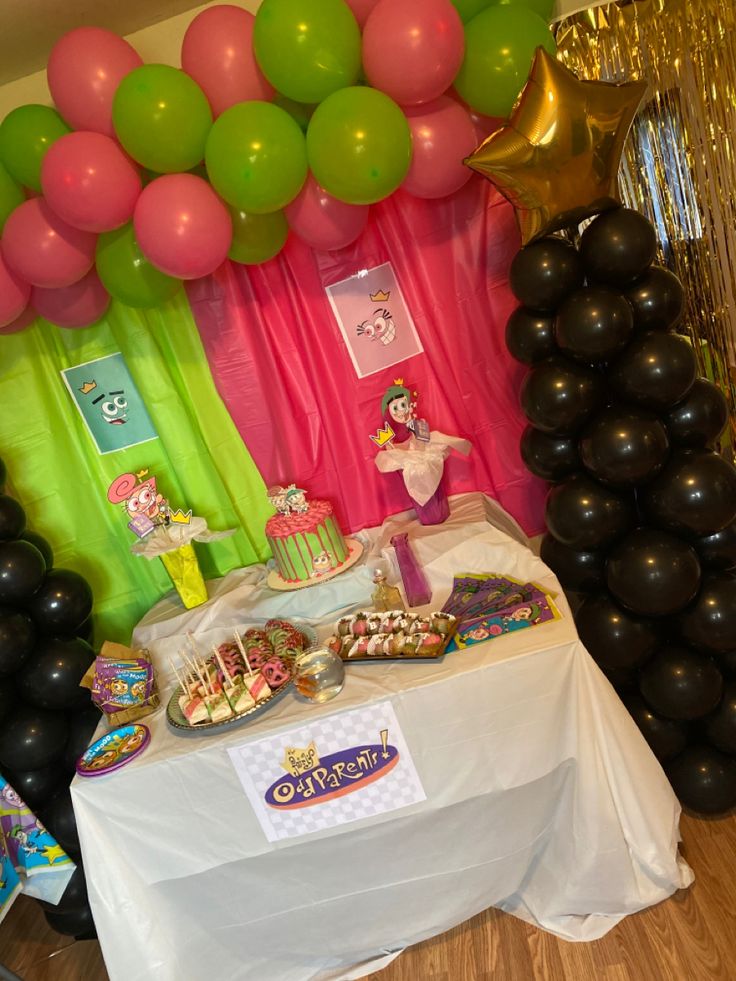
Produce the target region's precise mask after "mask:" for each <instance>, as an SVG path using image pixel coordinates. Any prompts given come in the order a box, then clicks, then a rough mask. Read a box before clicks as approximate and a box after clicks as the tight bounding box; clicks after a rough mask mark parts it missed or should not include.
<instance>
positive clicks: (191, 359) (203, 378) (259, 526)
mask: <svg viewBox="0 0 736 981" xmlns="http://www.w3.org/2000/svg"><path fill="white" fill-rule="evenodd" d="M118 351H120V352H121V353H122V354H123V356H124V358H125V361H126V363H127V366H128V369H129V371H130V373H131V375H132V378H133V380H134V382H135V384H136V386H137V388H138V390H139V392H140V394H141V396H142V398H143V401H144V403H145V405H146V408H147V410H148V414H149V416H150V417H151V421H152V423H153V426H154V428H155V429H156V431H157V432H158V436H159V438H158V439H155V440H153V441H151V442H146V443H142V444H141V445H138V446H134V447H129V448H127V449H123V450H119V451H116V452H112V453H108V454H105V455H104V456H103V455H100V454H99V453H98V452H97V449H96V447H95V444H94V442H93V441H92V438H91V437H90V435H89V433H88V432H87V430H86V428H85V425H84V422H83V420H82V418H81V416H80V415H79V413H78V412H77V410H76V408H75V405H74V403H73V401H72V398H71V396H70V395H69V392H68V391H67V389H66V386H65V385H64V381H63V379H62V377H61V374H60V372H61V371H62V370H63V369H65V368H69V367H72V366H74V365H78V364H82V363H84V362H87V361H93V360H94V359H96V358H101V357H105V356H107V355H110V354H114V353H116V352H118ZM0 359H1V360H0V454H1V455H2V457H3V458H4V459H5V462H6V464H7V467H8V472H9V476H10V480H11V482H12V486H13V489H14V493H15V494H16V496H17V497H18V499H19V500H20V501H21V503H22V504H23V506H24V507H25V509H26V512H27V515H28V525H29V527H30V528H33V529H34V530H35V531H38V532H39V533H40V534H42V535H44V536H45V537H46V538H47V539H48V540H49V542H50V543H51V545H52V547H53V548H54V552H55V565H56V566H57V567H67V568H73V569H75V570H76V571H77V572H80V573H81V574H82V575H84V576H86V578H87V579H88V580H89V582H90V584H91V586H92V589H93V590H94V595H95V607H94V613H95V620H96V622H95V627H96V629H95V634H96V639H97V641H102V640H103V639H113V640H120V641H127V640H128V638H129V635H130V630H131V628H132V626H133V625H134V624H135V622H136V621H137V620H138V619H139V618H140V617H141V616H142V615H143V614H144V613H145V612H146V610H147V609H148V608H149V607H151V606H152V605H153V604H154V603H155V602H156V601H157V600H158V599H160V597H161V596H162V595H163V594H164V593H166V592H168V591H169V590H170V589H171V582H170V580H169V578H168V576H167V574H166V571H165V570H164V567H163V565H162V564H161V562H160V561H159V560H158V559H155V560H153V561H150V562H149V561H148V560H147V559H144V558H137V557H134V556H133V555H131V554H130V546H131V545H132V544H133V543H134V542H135V541H136V539H135V537H134V536H133V534H132V533H131V532H130V531H129V530H128V528H127V518H126V516H125V515H124V513H123V512H122V510H121V509H120V508H119V507H116V506H114V505H112V504H110V503H109V502H108V500H107V488H108V486H109V484H110V482H111V481H112V480H113V479H114V478H115V477H117V476H118V475H119V474H121V473H124V472H126V471H128V472H137V471H140V470H143V469H146V468H148V469H149V471H150V474H151V475H153V476H155V477H156V479H157V482H158V489H159V491H160V492H161V493H163V494H164V496H165V497H167V498H168V499H169V501H170V503H171V505H172V507H175V508H176V507H182V508H184V509H187V508H192V509H193V511H194V513H195V514H196V515H200V516H201V517H204V518H206V519H207V521H208V523H209V526H210V528H211V529H213V530H220V529H225V528H237V529H238V531H237V532H236V534H235V535H233V536H232V537H230V538H226V539H224V540H222V541H219V542H215V543H213V544H210V545H201V546H195V547H196V548H197V553H198V556H199V559H200V564H201V567H202V572H203V574H204V576H205V578H211V577H214V576H218V575H224V574H225V573H226V572H228V571H229V570H230V569H233V568H238V567H240V566H244V565H248V564H250V563H253V562H258V561H261V560H263V559H264V558H266V557H267V555H268V548H267V545H266V541H265V537H264V532H263V527H264V524H265V521H266V519H267V517H268V516H269V514H270V513H271V508H270V506H269V505H268V502H267V500H266V496H265V487H264V485H263V481H262V479H261V476H260V474H259V473H258V471H257V469H256V467H255V465H254V464H253V461H252V459H251V457H250V454H249V453H248V450H247V449H246V448H245V446H244V445H243V442H242V440H241V438H240V436H239V435H238V433H237V431H236V429H235V427H234V425H233V423H232V421H231V419H230V416H229V414H228V412H227V410H226V409H225V407H224V406H223V404H222V402H221V400H220V397H219V396H218V395H217V393H216V391H215V388H214V385H213V382H212V377H211V375H210V371H209V368H208V365H207V359H206V357H205V356H204V352H203V350H202V345H201V342H200V339H199V334H198V333H197V329H196V327H195V325H194V322H193V320H192V316H191V313H190V311H189V306H188V304H187V301H186V298H185V296H184V293H183V292H182V293H180V294H178V296H176V297H174V299H173V300H170V301H169V302H168V303H167V304H165V305H163V306H161V307H158V308H156V309H154V310H148V311H145V312H143V311H139V310H133V309H131V308H129V307H125V306H123V305H122V304H119V303H117V302H113V304H112V306H111V307H110V309H109V311H108V313H107V314H106V315H105V317H104V318H103V319H102V320H101V321H100V322H99V323H98V324H97V325H95V326H94V327H92V328H91V329H85V330H77V331H74V330H60V329H58V328H57V327H54V326H52V325H51V324H49V323H47V322H46V321H44V320H41V319H39V320H38V321H36V323H35V324H34V325H33V326H32V327H31V328H29V329H27V330H25V331H23V332H22V333H19V334H13V335H9V336H5V337H3V338H2V347H1V349H0Z"/></svg>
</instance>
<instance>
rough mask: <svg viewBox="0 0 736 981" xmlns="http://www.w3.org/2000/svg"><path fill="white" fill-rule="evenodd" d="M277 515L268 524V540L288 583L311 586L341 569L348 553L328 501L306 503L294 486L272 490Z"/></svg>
mask: <svg viewBox="0 0 736 981" xmlns="http://www.w3.org/2000/svg"><path fill="white" fill-rule="evenodd" d="M268 496H269V500H270V501H271V503H272V504H273V505H274V507H276V509H277V512H278V513H277V514H275V515H274V516H273V517H272V518H269V520H268V521H267V522H266V537H267V538H268V543H269V545H270V546H271V551H272V552H273V557H274V559H275V560H276V565H277V567H278V571H279V575H280V576H281V578H282V579H283V580H284V581H285V582H289V583H296V582H309V581H310V580H315V579H319V578H321V577H322V576H324V575H326V574H327V573H330V572H333V571H334V570H335V569H339V568H340V566H342V565H343V563H344V562H345V561H346V560H347V558H348V556H349V549H348V546H347V543H346V542H345V539H344V537H343V534H342V531H341V530H340V526H339V525H338V523H337V519H336V518H335V515H334V513H333V510H332V505H331V504H330V502H329V501H309V502H308V501H307V500H306V494H305V492H304V491H303V490H300V489H299V488H297V487H295V486H294V485H293V484H292V485H290V486H289V487H286V488H284V487H278V488H273V489H272V490H270V491H269V495H268Z"/></svg>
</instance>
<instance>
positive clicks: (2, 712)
mask: <svg viewBox="0 0 736 981" xmlns="http://www.w3.org/2000/svg"><path fill="white" fill-rule="evenodd" d="M17 702H18V692H17V691H16V690H15V685H14V684H13V682H12V681H10V679H7V678H0V732H2V728H3V725H4V723H5V720H6V719H7V718H8V716H10V715H11V714H12V711H13V709H14V708H15V705H16V703H17Z"/></svg>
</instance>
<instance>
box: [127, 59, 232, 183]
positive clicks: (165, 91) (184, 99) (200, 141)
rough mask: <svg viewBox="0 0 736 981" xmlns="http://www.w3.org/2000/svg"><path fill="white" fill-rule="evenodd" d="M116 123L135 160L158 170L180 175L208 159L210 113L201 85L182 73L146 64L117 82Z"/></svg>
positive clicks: (177, 70)
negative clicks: (206, 144) (205, 149)
mask: <svg viewBox="0 0 736 981" xmlns="http://www.w3.org/2000/svg"><path fill="white" fill-rule="evenodd" d="M112 121H113V125H114V127H115V132H116V133H117V136H118V139H119V140H120V142H121V143H122V145H123V148H124V149H125V150H127V152H128V153H129V154H130V156H131V157H132V158H133V159H134V160H137V161H138V163H139V164H142V166H144V167H147V168H148V169H149V170H155V171H156V173H158V174H177V173H180V172H181V171H183V170H189V169H190V168H191V167H194V166H196V164H198V163H199V162H200V161H201V160H202V157H204V147H205V143H206V142H207V134H208V133H209V131H210V127H211V126H212V111H211V109H210V104H209V102H208V101H207V97H206V96H205V94H204V92H203V91H202V89H201V88H200V87H199V86H198V85H197V83H196V82H195V81H193V80H192V79H191V78H190V77H189V76H188V75H186V74H185V73H184V72H182V71H180V70H179V69H178V68H171V67H170V66H169V65H143V66H142V67H141V68H135V69H133V71H132V72H130V74H129V75H126V76H125V78H124V79H123V80H122V82H121V83H120V85H119V86H118V89H117V91H116V93H115V98H114V100H113V104H112Z"/></svg>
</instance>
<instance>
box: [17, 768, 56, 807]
mask: <svg viewBox="0 0 736 981" xmlns="http://www.w3.org/2000/svg"><path fill="white" fill-rule="evenodd" d="M7 777H8V780H9V781H10V783H11V784H12V786H13V788H14V789H15V790H16V791H17V792H18V794H19V795H20V796H21V797H22V798H23V800H24V801H25V802H26V804H28V806H29V807H30V809H31V810H32V811H37V810H38V808H39V807H41V806H42V805H43V804H45V803H46V802H47V801H49V800H50V799H51V798H52V797H53V796H54V794H56V793H57V792H58V791H59V790H61V788H62V786H63V785H64V783H66V782H68V777H67V776H66V774H65V773H64V771H63V769H62V768H61V767H60V766H59V765H58V763H50V764H49V765H48V766H42V767H41V768H40V769H39V770H23V771H19V772H16V771H8V773H7Z"/></svg>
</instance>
